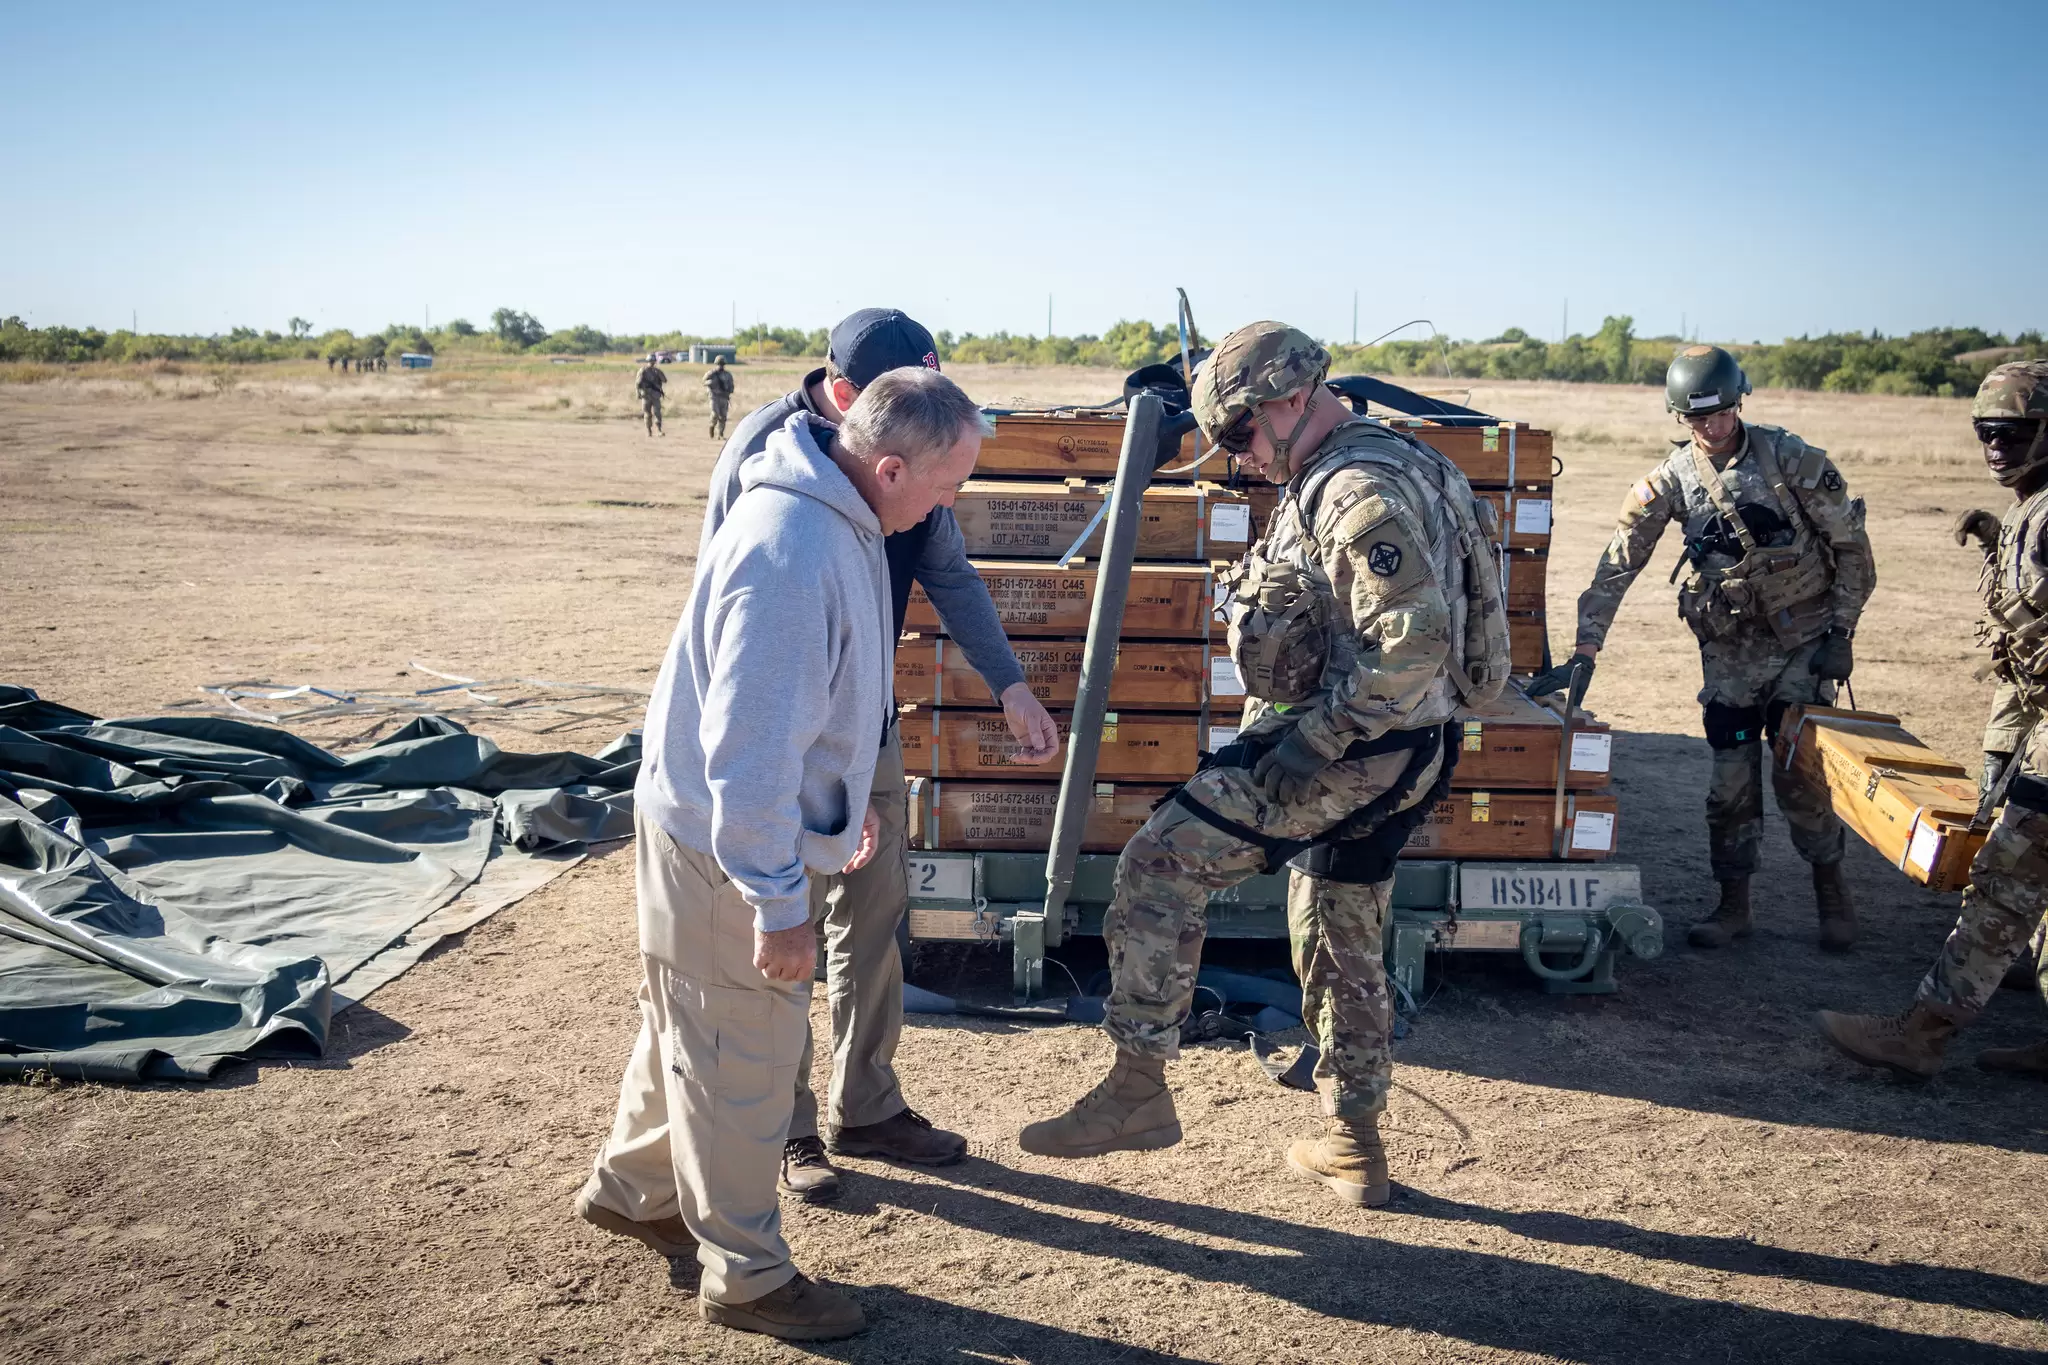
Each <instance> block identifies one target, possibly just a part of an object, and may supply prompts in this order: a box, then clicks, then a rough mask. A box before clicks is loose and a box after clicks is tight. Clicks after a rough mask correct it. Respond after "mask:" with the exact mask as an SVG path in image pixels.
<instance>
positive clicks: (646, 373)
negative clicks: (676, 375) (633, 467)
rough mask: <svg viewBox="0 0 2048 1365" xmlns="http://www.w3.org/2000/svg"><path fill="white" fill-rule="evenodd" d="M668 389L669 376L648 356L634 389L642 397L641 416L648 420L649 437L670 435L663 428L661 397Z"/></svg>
mask: <svg viewBox="0 0 2048 1365" xmlns="http://www.w3.org/2000/svg"><path fill="white" fill-rule="evenodd" d="M667 387H668V376H667V375H665V374H663V373H662V372H661V367H660V366H659V365H656V364H655V363H654V357H653V356H651V355H650V356H648V357H647V363H646V364H645V365H642V366H641V367H640V377H639V379H638V380H637V381H636V382H635V383H634V389H635V391H636V392H638V393H639V395H640V415H641V416H642V417H645V418H646V419H647V434H648V435H649V436H653V435H656V434H657V433H658V434H660V435H663V436H666V435H668V433H667V432H666V431H663V430H662V426H661V395H662V392H663V390H665V389H666V388H667Z"/></svg>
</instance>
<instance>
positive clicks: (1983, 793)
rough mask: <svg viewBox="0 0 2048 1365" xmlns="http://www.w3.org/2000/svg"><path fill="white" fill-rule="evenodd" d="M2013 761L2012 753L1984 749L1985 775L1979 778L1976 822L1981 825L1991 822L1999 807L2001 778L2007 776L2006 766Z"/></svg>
mask: <svg viewBox="0 0 2048 1365" xmlns="http://www.w3.org/2000/svg"><path fill="white" fill-rule="evenodd" d="M2011 762H2012V755H2011V754H2002V753H1999V752H1998V751H1997V750H1995V749H1986V750H1985V751H1984V775H1983V776H1982V777H1980V778H1978V779H1977V820H1976V823H1977V824H1978V825H1979V826H1985V825H1989V824H1990V823H1991V815H1992V812H1993V811H1995V810H1996V809H1997V808H1998V797H1999V791H1998V788H1999V779H2000V778H2002V777H2004V776H2005V770H2006V767H2007V765H2009V764H2010V763H2011Z"/></svg>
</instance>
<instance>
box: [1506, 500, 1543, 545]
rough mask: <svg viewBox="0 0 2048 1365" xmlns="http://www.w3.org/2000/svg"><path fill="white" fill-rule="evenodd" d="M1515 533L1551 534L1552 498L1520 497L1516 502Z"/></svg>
mask: <svg viewBox="0 0 2048 1365" xmlns="http://www.w3.org/2000/svg"><path fill="white" fill-rule="evenodd" d="M1515 534H1516V535H1518V536H1547V535H1549V534H1550V499H1548V498H1522V499H1519V500H1518V501H1517V502H1516V503H1515Z"/></svg>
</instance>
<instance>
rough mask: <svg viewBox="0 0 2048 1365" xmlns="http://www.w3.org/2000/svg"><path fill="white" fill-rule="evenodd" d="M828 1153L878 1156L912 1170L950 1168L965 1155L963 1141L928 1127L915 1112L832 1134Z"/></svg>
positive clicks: (912, 1110)
mask: <svg viewBox="0 0 2048 1365" xmlns="http://www.w3.org/2000/svg"><path fill="white" fill-rule="evenodd" d="M832 1151H833V1152H834V1153H835V1154H837V1155H840V1156H879V1157H884V1158H886V1159H888V1160H890V1161H907V1162H909V1163H910V1164H911V1165H913V1166H950V1165H952V1164H953V1163H954V1162H956V1161H958V1160H959V1159H960V1158H961V1157H963V1156H966V1155H967V1139H966V1138H964V1137H961V1136H960V1135H959V1134H958V1133H949V1132H947V1131H946V1130H945V1129H943V1128H934V1127H932V1121H931V1120H930V1119H928V1118H926V1117H925V1116H924V1115H922V1114H920V1113H918V1112H917V1111H916V1110H915V1109H905V1110H903V1111H902V1112H901V1113H899V1114H896V1115H894V1116H893V1117H890V1118H886V1119H883V1120H882V1121H881V1122H880V1123H863V1124H861V1125H860V1126H858V1127H855V1128H835V1129H833V1130H832Z"/></svg>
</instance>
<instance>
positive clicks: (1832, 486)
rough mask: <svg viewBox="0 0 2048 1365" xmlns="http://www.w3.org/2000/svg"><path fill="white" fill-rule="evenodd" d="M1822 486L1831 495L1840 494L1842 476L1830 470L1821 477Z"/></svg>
mask: <svg viewBox="0 0 2048 1365" xmlns="http://www.w3.org/2000/svg"><path fill="white" fill-rule="evenodd" d="M1820 486H1821V487H1822V488H1825V489H1827V490H1828V492H1830V493H1839V492H1841V491H1842V476H1841V475H1840V474H1837V473H1836V472H1835V471H1834V470H1832V469H1830V470H1828V471H1827V472H1826V473H1824V474H1822V475H1821V476H1820Z"/></svg>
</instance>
